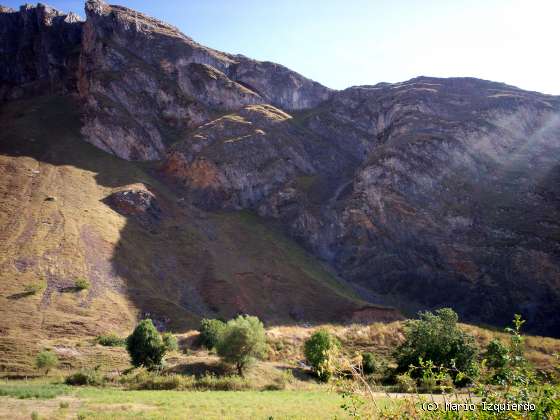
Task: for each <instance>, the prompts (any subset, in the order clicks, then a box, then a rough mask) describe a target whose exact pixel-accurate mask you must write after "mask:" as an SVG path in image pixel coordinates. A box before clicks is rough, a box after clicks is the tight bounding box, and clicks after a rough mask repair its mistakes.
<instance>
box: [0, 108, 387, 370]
mask: <svg viewBox="0 0 560 420" xmlns="http://www.w3.org/2000/svg"><path fill="white" fill-rule="evenodd" d="M0 126H1V127H2V130H0V238H1V239H0V370H5V371H18V369H19V367H21V368H22V369H23V367H24V366H29V361H30V358H31V356H32V355H33V354H34V352H35V351H37V350H38V349H39V348H41V347H42V346H44V345H46V344H50V345H53V344H56V343H62V344H64V343H65V342H66V341H65V340H73V339H78V338H80V337H86V336H95V335H97V334H100V333H103V332H108V331H115V332H117V333H121V334H124V333H126V332H128V331H130V329H131V327H132V326H133V325H134V323H135V322H136V320H137V319H138V318H139V317H141V316H144V315H146V314H149V316H150V317H152V318H154V319H155V320H156V321H158V322H159V324H160V325H162V326H165V328H168V329H175V330H181V329H183V328H186V327H192V326H193V325H195V323H196V321H197V320H198V319H199V318H200V317H201V316H222V317H229V316H233V315H235V314H236V313H252V314H256V315H258V316H260V317H261V318H263V319H265V320H267V321H269V322H272V323H285V322H293V321H303V320H305V321H344V320H347V319H350V318H351V317H352V315H353V314H354V312H355V311H356V310H358V309H360V308H362V307H363V302H359V301H358V300H356V299H355V298H354V296H353V294H352V292H351V291H350V290H349V289H348V288H347V287H346V286H344V285H342V284H341V283H340V282H339V281H338V280H337V279H336V277H334V276H333V275H332V274H331V273H330V272H329V271H328V270H327V269H326V268H325V267H323V266H322V265H320V264H319V263H318V262H317V261H316V260H315V259H314V258H313V257H311V256H310V255H309V254H307V253H306V252H305V251H303V250H302V249H301V248H300V247H299V246H297V245H296V244H295V243H293V242H292V241H291V240H289V239H288V238H287V237H286V236H284V235H283V234H282V233H281V232H280V231H279V230H277V229H276V228H273V227H269V226H267V225H266V224H264V223H263V222H262V221H261V220H260V219H258V218H257V217H255V216H252V215H251V214H248V213H203V212H201V211H200V210H195V209H193V208H192V207H190V206H189V205H188V204H185V203H186V202H187V200H184V199H183V197H180V196H177V195H176V194H175V193H174V192H173V191H171V190H169V189H168V188H167V187H165V186H164V185H163V184H162V183H161V182H160V181H158V179H157V169H156V167H155V165H152V166H146V165H144V166H142V165H141V164H137V163H133V162H127V161H124V160H121V159H118V158H116V157H113V156H111V155H109V154H107V153H105V152H103V151H100V150H98V149H96V148H95V147H93V146H91V145H89V144H87V143H85V142H83V141H82V140H81V137H80V134H79V128H80V121H79V115H78V113H77V105H76V104H74V103H72V101H71V100H69V99H67V98H61V97H43V98H39V99H35V100H33V101H22V102H15V103H11V104H9V105H6V106H4V108H3V109H2V111H1V115H0ZM153 174H156V175H153ZM135 189H145V190H147V191H150V192H151V193H152V194H153V195H154V196H155V199H156V200H157V203H158V206H159V208H160V209H161V215H160V217H159V219H158V220H157V221H155V222H154V223H152V224H146V223H141V221H140V220H139V219H137V218H134V217H131V216H123V215H121V214H119V213H117V212H116V211H115V210H114V209H112V208H111V207H110V206H108V205H107V204H105V203H106V202H107V197H109V196H111V194H113V193H114V192H115V191H123V190H135ZM79 278H85V279H87V280H88V281H89V282H90V284H91V287H90V288H89V289H87V290H82V291H78V290H77V289H76V288H75V287H74V285H75V282H76V280H77V279H79ZM36 283H39V284H40V283H42V284H44V286H45V288H44V290H41V291H39V292H38V293H36V294H30V293H26V292H25V287H26V285H30V284H36ZM371 310H373V311H374V312H375V313H376V314H377V316H378V317H379V318H387V319H391V318H394V317H396V316H397V315H396V313H395V312H393V311H392V310H390V309H384V308H371ZM62 344H61V345H62Z"/></svg>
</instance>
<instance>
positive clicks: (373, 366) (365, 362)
mask: <svg viewBox="0 0 560 420" xmlns="http://www.w3.org/2000/svg"><path fill="white" fill-rule="evenodd" d="M362 369H363V371H364V373H365V374H366V375H371V374H372V373H375V372H376V371H377V363H376V362H375V356H374V355H373V353H370V352H365V353H362Z"/></svg>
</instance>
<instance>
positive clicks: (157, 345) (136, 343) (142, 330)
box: [126, 319, 166, 369]
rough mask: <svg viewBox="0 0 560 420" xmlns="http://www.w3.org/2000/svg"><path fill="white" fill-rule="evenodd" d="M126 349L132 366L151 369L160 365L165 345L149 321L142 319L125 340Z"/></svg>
mask: <svg viewBox="0 0 560 420" xmlns="http://www.w3.org/2000/svg"><path fill="white" fill-rule="evenodd" d="M126 349H127V350H128V353H129V354H130V358H131V361H132V364H133V365H134V366H136V367H139V366H144V367H145V368H147V369H153V368H155V367H157V366H160V365H161V362H162V359H163V356H164V355H165V351H166V349H165V344H164V343H163V340H162V338H161V335H160V334H159V332H158V330H157V329H156V327H155V326H154V324H153V322H152V320H151V319H144V320H143V321H140V323H139V324H138V325H137V326H136V328H135V329H134V331H133V333H132V334H131V335H129V336H128V338H127V339H126Z"/></svg>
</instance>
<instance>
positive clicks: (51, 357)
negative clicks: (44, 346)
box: [35, 350, 58, 375]
mask: <svg viewBox="0 0 560 420" xmlns="http://www.w3.org/2000/svg"><path fill="white" fill-rule="evenodd" d="M35 366H36V367H37V369H44V370H45V374H46V375H48V374H49V371H50V370H51V369H53V368H55V367H57V366H58V357H57V356H56V354H54V353H53V352H52V351H50V350H45V351H42V352H40V353H39V354H38V355H37V357H36V358H35Z"/></svg>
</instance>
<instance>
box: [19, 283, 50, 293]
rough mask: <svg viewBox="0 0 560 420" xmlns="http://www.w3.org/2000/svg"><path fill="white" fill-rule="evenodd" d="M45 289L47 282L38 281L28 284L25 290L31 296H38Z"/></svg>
mask: <svg viewBox="0 0 560 420" xmlns="http://www.w3.org/2000/svg"><path fill="white" fill-rule="evenodd" d="M44 289H45V282H43V281H36V282H33V283H27V284H26V285H25V286H24V287H23V290H24V291H25V293H29V294H30V295H36V294H37V293H39V292H41V291H43V290H44Z"/></svg>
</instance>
